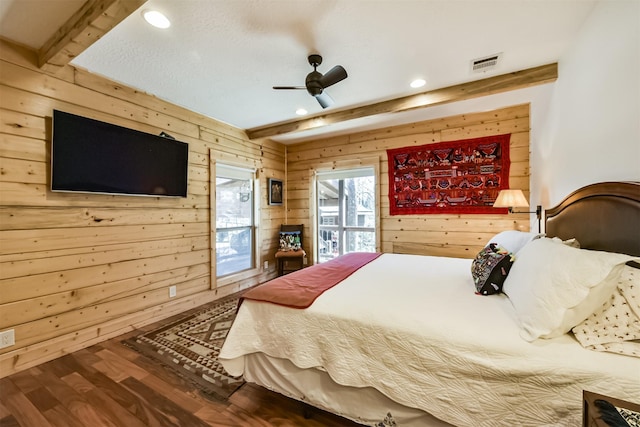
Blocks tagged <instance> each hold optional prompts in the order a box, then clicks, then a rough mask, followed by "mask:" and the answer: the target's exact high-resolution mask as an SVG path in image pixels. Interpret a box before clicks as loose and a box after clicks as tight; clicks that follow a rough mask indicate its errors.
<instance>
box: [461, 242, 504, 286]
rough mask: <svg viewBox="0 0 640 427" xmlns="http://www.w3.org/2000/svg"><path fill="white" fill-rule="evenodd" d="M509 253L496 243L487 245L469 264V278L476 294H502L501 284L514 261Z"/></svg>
mask: <svg viewBox="0 0 640 427" xmlns="http://www.w3.org/2000/svg"><path fill="white" fill-rule="evenodd" d="M514 259H515V258H514V256H513V254H512V253H511V252H509V251H508V250H506V249H505V248H503V247H502V246H500V245H498V244H496V243H489V245H487V246H486V247H485V248H484V249H482V250H481V251H480V252H479V253H478V255H476V257H475V259H474V260H473V262H472V263H471V276H473V282H474V284H475V286H476V293H477V294H480V295H492V294H497V293H499V292H502V284H503V283H504V280H505V279H506V278H507V274H509V270H511V265H512V264H513V261H514Z"/></svg>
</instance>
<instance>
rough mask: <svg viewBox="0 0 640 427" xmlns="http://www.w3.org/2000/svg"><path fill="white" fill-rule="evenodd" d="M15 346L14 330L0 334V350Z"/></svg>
mask: <svg viewBox="0 0 640 427" xmlns="http://www.w3.org/2000/svg"><path fill="white" fill-rule="evenodd" d="M15 344H16V334H15V330H13V329H8V330H6V331H2V332H0V348H5V347H10V346H12V345H15Z"/></svg>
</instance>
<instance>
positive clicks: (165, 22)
mask: <svg viewBox="0 0 640 427" xmlns="http://www.w3.org/2000/svg"><path fill="white" fill-rule="evenodd" d="M142 16H143V17H144V20H145V21H147V22H148V23H149V24H151V25H153V26H154V27H156V28H162V29H164V28H169V27H170V26H171V22H170V21H169V19H168V18H167V17H166V16H164V15H163V14H162V13H161V12H158V11H157V10H145V11H144V12H142Z"/></svg>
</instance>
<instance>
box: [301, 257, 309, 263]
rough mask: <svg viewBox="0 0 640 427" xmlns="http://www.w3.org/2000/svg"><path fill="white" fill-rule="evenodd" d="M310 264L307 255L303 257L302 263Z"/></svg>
mask: <svg viewBox="0 0 640 427" xmlns="http://www.w3.org/2000/svg"><path fill="white" fill-rule="evenodd" d="M307 264H309V261H308V260H307V257H303V258H302V265H307Z"/></svg>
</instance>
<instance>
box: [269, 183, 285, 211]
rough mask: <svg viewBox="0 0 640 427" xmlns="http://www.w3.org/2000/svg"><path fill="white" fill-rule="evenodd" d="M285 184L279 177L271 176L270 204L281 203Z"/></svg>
mask: <svg viewBox="0 0 640 427" xmlns="http://www.w3.org/2000/svg"><path fill="white" fill-rule="evenodd" d="M283 190H284V188H283V184H282V181H281V180H279V179H273V178H269V204H270V205H281V204H282V197H283Z"/></svg>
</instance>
